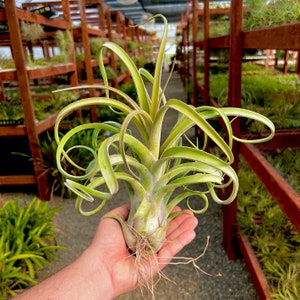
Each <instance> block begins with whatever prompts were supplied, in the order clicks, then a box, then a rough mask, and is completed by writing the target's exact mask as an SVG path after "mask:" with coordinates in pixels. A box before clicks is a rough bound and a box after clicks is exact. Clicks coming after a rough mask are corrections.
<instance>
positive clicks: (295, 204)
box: [240, 144, 300, 232]
mask: <svg viewBox="0 0 300 300" xmlns="http://www.w3.org/2000/svg"><path fill="white" fill-rule="evenodd" d="M240 152H241V154H242V155H243V157H244V158H245V159H246V161H247V162H248V163H249V165H250V166H251V168H252V170H253V171H254V172H255V173H256V174H257V176H258V177H259V179H260V180H261V182H262V183H263V184H264V186H265V187H266V189H267V190H268V192H269V193H270V195H271V196H272V197H273V199H274V200H275V201H276V202H277V203H278V205H279V206H280V208H281V209H282V211H283V212H284V213H285V214H286V216H287V217H288V218H289V219H290V221H291V222H292V224H293V225H294V226H295V228H296V229H297V230H298V231H299V232H300V196H299V195H298V194H297V193H296V192H295V190H293V189H292V187H291V186H290V185H289V184H288V183H287V182H286V181H285V180H284V178H283V177H282V176H281V175H280V174H279V173H278V172H277V170H276V169H275V168H274V167H273V166H272V165H271V164H270V163H269V162H268V161H267V160H266V159H265V158H264V156H263V155H262V154H261V153H260V152H259V150H258V149H257V148H256V147H255V146H253V145H251V144H241V145H240Z"/></svg>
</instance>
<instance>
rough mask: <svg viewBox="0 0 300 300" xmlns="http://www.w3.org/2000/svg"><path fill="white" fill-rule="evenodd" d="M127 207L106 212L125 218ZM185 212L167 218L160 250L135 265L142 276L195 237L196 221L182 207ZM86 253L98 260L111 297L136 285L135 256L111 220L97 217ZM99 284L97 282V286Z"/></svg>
mask: <svg viewBox="0 0 300 300" xmlns="http://www.w3.org/2000/svg"><path fill="white" fill-rule="evenodd" d="M129 209H130V207H129V205H123V206H121V207H118V208H116V209H114V210H113V211H111V212H110V213H109V214H114V215H118V216H119V217H121V218H122V219H124V220H126V219H127V217H128V214H129ZM180 210H181V209H180V208H179V207H176V208H175V210H174V211H180ZM185 212H186V214H182V215H179V216H178V217H176V218H175V219H173V220H172V221H171V223H170V225H169V228H168V230H167V236H166V242H165V243H164V245H163V247H162V248H161V249H160V251H159V252H158V253H157V254H156V255H153V256H152V257H151V258H150V259H151V261H149V260H148V261H146V260H145V261H142V262H141V264H142V265H140V266H139V267H140V268H142V270H143V272H144V278H146V279H151V278H152V277H153V276H154V275H156V274H157V273H158V272H159V271H160V270H161V269H163V268H164V267H165V266H166V265H167V264H168V263H169V262H170V261H171V259H172V258H173V257H174V256H175V255H176V254H177V253H178V252H179V251H180V250H182V249H183V247H184V246H186V245H187V244H189V243H190V242H191V241H192V240H193V239H194V238H195V232H194V229H195V227H196V226H197V224H198V221H197V219H196V217H194V216H193V214H192V212H191V211H189V210H185ZM88 252H89V253H90V255H92V256H93V257H94V259H95V258H96V261H94V263H95V264H96V263H98V266H99V268H101V274H103V272H105V273H106V274H107V277H108V278H109V279H110V280H109V279H108V278H106V279H105V280H106V281H107V280H109V284H110V288H109V290H110V291H111V292H112V297H116V296H118V295H121V294H124V293H127V292H129V291H132V290H134V289H136V288H137V287H138V286H139V284H140V282H139V279H140V278H139V270H138V269H137V265H136V257H135V256H133V255H130V253H129V252H128V248H127V246H126V243H125V240H124V237H123V233H122V229H121V226H120V224H119V222H117V221H116V220H115V219H111V218H104V219H102V220H101V222H100V224H99V226H98V228H97V231H96V234H95V236H94V240H93V242H92V244H91V246H90V247H89V249H88ZM97 258H98V260H97ZM97 261H98V262H97ZM101 284H102V283H101V282H99V285H101Z"/></svg>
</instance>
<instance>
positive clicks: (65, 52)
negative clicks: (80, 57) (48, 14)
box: [54, 30, 74, 62]
mask: <svg viewBox="0 0 300 300" xmlns="http://www.w3.org/2000/svg"><path fill="white" fill-rule="evenodd" d="M54 39H55V43H56V46H57V47H58V48H59V50H60V53H61V55H62V56H63V57H64V62H69V61H70V59H71V55H72V52H73V48H74V46H73V44H74V41H73V37H72V34H71V32H70V30H65V31H62V30H57V31H56V33H55V36H54Z"/></svg>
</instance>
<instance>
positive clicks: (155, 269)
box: [132, 232, 222, 300]
mask: <svg viewBox="0 0 300 300" xmlns="http://www.w3.org/2000/svg"><path fill="white" fill-rule="evenodd" d="M135 237H136V238H137V243H136V249H135V252H134V253H132V255H134V256H135V257H136V262H135V267H136V272H137V276H138V285H139V287H140V290H141V293H142V295H143V296H144V289H146V291H147V292H148V293H149V294H150V296H151V299H152V300H155V286H156V285H157V284H158V282H159V281H160V280H161V279H164V280H167V281H170V282H172V283H173V284H175V285H176V282H175V281H173V280H171V279H170V278H169V277H168V276H167V275H166V274H165V273H164V272H163V271H162V270H161V264H160V263H159V261H158V259H157V258H156V254H157V253H156V252H155V251H154V250H153V247H152V246H151V243H150V242H149V237H147V236H142V235H140V234H139V233H137V232H135ZM209 239H210V236H208V237H207V240H206V245H205V248H204V250H203V251H202V253H201V254H200V255H199V256H197V257H196V258H193V257H181V256H178V257H170V258H169V257H163V258H164V259H165V258H166V259H172V261H171V262H170V263H169V264H168V265H187V264H192V265H193V266H194V268H195V270H196V271H197V273H202V274H205V275H208V276H215V277H220V276H222V274H221V273H218V274H210V273H208V272H206V271H205V270H203V269H201V268H200V267H199V265H198V264H197V262H198V260H199V259H200V258H201V257H203V256H204V254H205V253H206V250H207V248H208V245H209Z"/></svg>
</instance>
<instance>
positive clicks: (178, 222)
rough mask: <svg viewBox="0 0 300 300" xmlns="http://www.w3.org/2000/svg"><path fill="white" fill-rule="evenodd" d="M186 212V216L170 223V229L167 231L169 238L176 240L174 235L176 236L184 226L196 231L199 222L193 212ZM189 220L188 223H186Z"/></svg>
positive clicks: (180, 216) (181, 216)
mask: <svg viewBox="0 0 300 300" xmlns="http://www.w3.org/2000/svg"><path fill="white" fill-rule="evenodd" d="M184 212H185V214H183V215H179V216H177V217H176V218H175V219H173V220H172V221H171V222H170V225H169V228H168V230H167V237H168V238H172V237H173V238H176V235H175V237H174V236H173V234H174V233H175V234H176V232H177V230H178V227H180V226H182V224H185V225H184V226H186V228H192V229H194V228H195V227H196V226H197V225H198V220H197V218H196V217H194V215H193V213H192V212H191V211H189V210H185V211H184ZM187 220H188V222H187V223H185V222H186V221H187ZM189 222H191V224H190V223H189Z"/></svg>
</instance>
